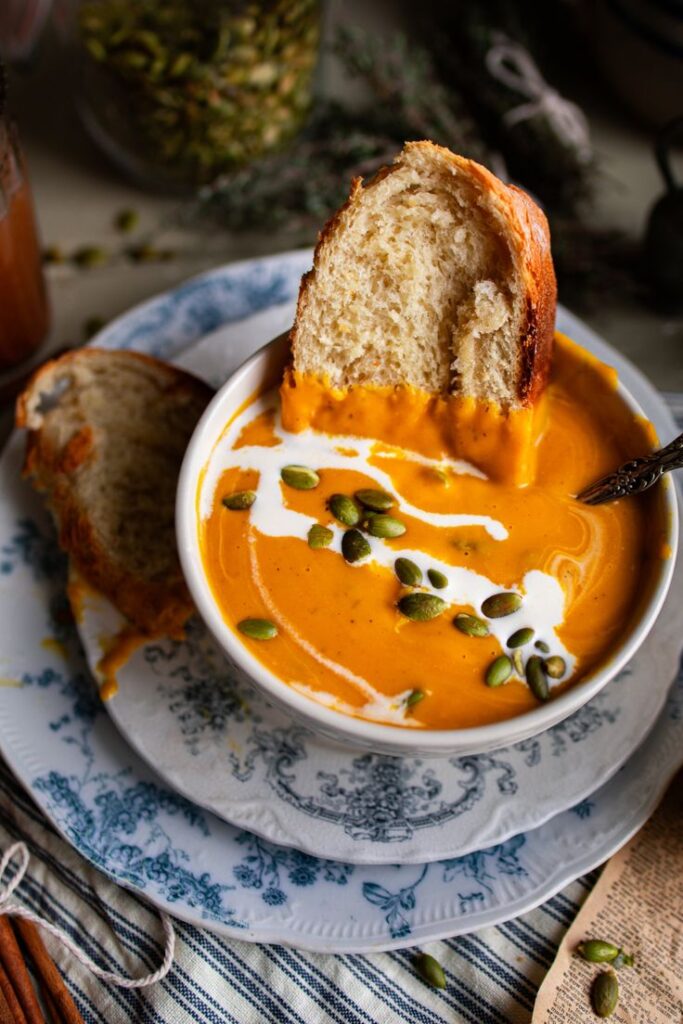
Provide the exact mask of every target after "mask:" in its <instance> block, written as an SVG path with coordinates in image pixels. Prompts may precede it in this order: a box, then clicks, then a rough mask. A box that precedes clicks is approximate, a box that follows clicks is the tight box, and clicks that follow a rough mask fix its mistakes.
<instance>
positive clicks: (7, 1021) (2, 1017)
mask: <svg viewBox="0 0 683 1024" xmlns="http://www.w3.org/2000/svg"><path fill="white" fill-rule="evenodd" d="M0 1024H17V1022H16V1018H15V1016H14V1014H13V1013H12V1011H11V1010H10V1008H9V1004H8V1002H7V1000H6V999H5V997H4V995H3V993H2V991H0Z"/></svg>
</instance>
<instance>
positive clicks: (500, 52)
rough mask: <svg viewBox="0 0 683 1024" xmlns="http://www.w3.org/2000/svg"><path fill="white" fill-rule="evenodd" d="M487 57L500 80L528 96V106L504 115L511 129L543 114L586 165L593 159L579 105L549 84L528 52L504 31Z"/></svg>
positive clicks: (525, 105)
mask: <svg viewBox="0 0 683 1024" xmlns="http://www.w3.org/2000/svg"><path fill="white" fill-rule="evenodd" d="M491 38H492V40H493V43H492V46H491V48H490V49H489V51H488V52H487V54H486V58H485V60H486V67H487V69H488V71H489V74H491V75H492V76H493V77H494V78H495V79H496V81H498V82H500V83H501V84H502V85H506V86H507V87H508V89H514V91H515V92H518V93H520V94H521V95H522V96H525V97H526V98H527V100H528V102H527V103H520V104H519V106H517V107H512V108H511V109H510V110H508V111H507V113H505V114H504V115H503V120H504V121H505V123H506V124H507V125H509V126H510V127H511V126H512V125H515V124H519V123H520V122H522V121H528V120H529V119H530V118H532V117H536V116H537V115H538V114H543V115H544V116H545V117H546V118H547V120H548V123H549V124H550V125H551V127H552V128H553V130H554V131H555V133H556V134H557V136H558V137H559V138H560V140H561V141H562V142H564V143H565V144H566V145H568V146H571V147H572V148H573V149H574V150H575V151H576V154H577V157H578V159H579V160H580V161H581V162H582V163H587V162H588V161H589V160H590V159H591V156H592V152H593V150H592V146H591V143H590V133H589V128H588V121H587V120H586V116H585V114H584V113H583V111H582V110H581V108H580V107H578V106H577V105H576V103H572V102H571V100H568V99H565V98H564V96H561V95H560V94H559V92H558V91H557V90H556V89H553V88H552V86H551V85H548V83H547V82H546V80H545V79H544V77H543V75H542V74H541V72H540V71H539V70H538V67H537V65H536V64H535V63H534V60H533V58H532V57H531V55H530V53H529V51H528V50H526V49H525V48H524V47H523V46H522V45H521V44H520V43H515V42H514V41H513V40H512V39H510V38H509V37H508V36H506V35H505V34H504V33H503V32H494V33H492V36H491Z"/></svg>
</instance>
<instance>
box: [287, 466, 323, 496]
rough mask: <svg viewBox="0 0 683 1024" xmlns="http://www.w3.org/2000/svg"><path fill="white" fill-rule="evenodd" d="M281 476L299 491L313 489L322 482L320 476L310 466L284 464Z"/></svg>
mask: <svg viewBox="0 0 683 1024" xmlns="http://www.w3.org/2000/svg"><path fill="white" fill-rule="evenodd" d="M280 476H281V477H282V479H283V480H284V482H285V483H286V484H287V486H288V487H293V488H294V489H295V490H297V491H312V490H313V488H314V487H317V486H318V484H319V483H320V477H319V476H318V474H317V473H316V471H315V470H314V469H309V468H308V466H284V467H283V468H282V469H281V470H280Z"/></svg>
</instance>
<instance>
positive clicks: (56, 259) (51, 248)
mask: <svg viewBox="0 0 683 1024" xmlns="http://www.w3.org/2000/svg"><path fill="white" fill-rule="evenodd" d="M65 258H66V257H65V256H64V252H63V250H62V249H60V247H59V246H58V245H48V247H47V248H46V249H44V250H43V263H64V261H65Z"/></svg>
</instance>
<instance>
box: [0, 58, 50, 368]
mask: <svg viewBox="0 0 683 1024" xmlns="http://www.w3.org/2000/svg"><path fill="white" fill-rule="evenodd" d="M0 77H1V69H0ZM0 92H2V89H1V88H0ZM0 106H1V102H0ZM49 327H50V313H49V306H48V301H47V292H46V289H45V279H44V277H43V267H42V260H41V254H40V246H39V244H38V233H37V231H36V222H35V217H34V214H33V199H32V196H31V187H30V185H29V182H28V178H27V176H26V167H25V164H24V160H23V156H22V153H21V149H20V146H19V139H18V136H17V132H16V129H15V127H14V125H13V124H12V123H11V122H10V121H9V120H8V119H7V118H5V117H3V115H2V111H1V110H0V372H3V371H5V370H8V369H9V368H10V367H12V366H16V365H17V364H19V363H22V362H23V361H24V360H25V359H28V358H29V356H31V355H32V354H33V353H34V352H35V350H36V349H37V348H38V347H39V345H40V344H41V342H42V341H43V340H44V339H45V336H46V335H47V332H48V330H49Z"/></svg>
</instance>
